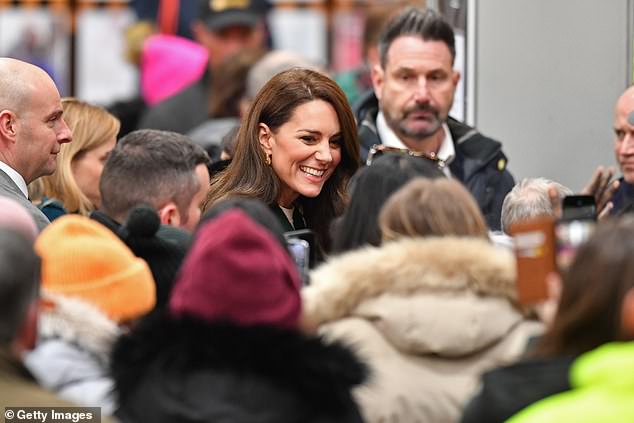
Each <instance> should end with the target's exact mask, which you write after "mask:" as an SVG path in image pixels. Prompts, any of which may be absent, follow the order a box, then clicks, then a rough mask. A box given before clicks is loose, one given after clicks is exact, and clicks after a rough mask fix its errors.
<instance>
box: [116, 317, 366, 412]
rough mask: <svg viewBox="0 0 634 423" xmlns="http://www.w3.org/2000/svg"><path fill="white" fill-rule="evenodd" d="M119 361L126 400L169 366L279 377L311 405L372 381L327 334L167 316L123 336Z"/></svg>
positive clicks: (172, 370)
mask: <svg viewBox="0 0 634 423" xmlns="http://www.w3.org/2000/svg"><path fill="white" fill-rule="evenodd" d="M112 362H113V367H112V375H113V379H114V381H115V386H116V389H117V391H118V394H119V395H120V397H121V398H129V397H130V396H132V393H133V392H135V391H137V390H138V389H139V383H140V381H142V380H143V378H144V376H145V375H146V374H147V372H148V369H150V368H152V369H155V370H156V369H157V368H165V369H169V370H165V372H166V376H167V373H169V375H185V374H187V373H192V372H194V373H198V372H199V371H203V370H205V371H211V372H216V371H217V372H222V373H224V374H226V373H231V374H236V375H241V376H240V377H241V378H245V377H255V378H257V379H259V380H262V379H263V380H271V381H273V383H274V385H276V386H278V387H282V388H284V387H285V388H286V389H288V390H290V392H293V393H295V394H296V395H299V396H301V397H303V398H304V399H305V401H307V402H310V403H315V402H316V401H317V402H322V403H323V404H324V406H326V405H328V403H329V402H330V404H329V405H330V406H331V407H332V406H334V407H336V406H337V405H336V403H337V402H338V401H341V396H340V395H341V393H342V392H348V391H349V390H350V389H351V388H352V387H353V386H356V385H359V384H361V383H362V382H364V381H365V379H366V376H367V369H366V367H365V365H363V364H362V363H361V362H360V361H358V359H357V358H356V357H355V355H354V354H353V353H352V352H351V351H350V350H349V349H348V348H346V347H344V346H343V345H341V344H338V343H332V344H326V343H325V342H324V341H322V339H321V338H319V337H311V336H306V335H303V334H301V333H300V332H298V331H294V330H286V329H278V328H275V327H271V326H253V327H244V326H238V325H236V324H233V323H229V322H217V323H206V322H202V321H199V320H196V319H191V318H180V319H176V318H172V317H170V316H168V315H166V314H164V313H162V314H157V315H154V316H148V317H147V318H145V319H144V320H143V321H141V322H140V323H139V325H138V326H137V327H136V328H135V329H134V330H133V331H132V332H131V333H129V334H127V335H124V336H122V337H121V338H120V339H119V341H118V342H117V344H116V346H115V348H114V355H113V358H112ZM178 377H181V376H178ZM161 380H162V379H161ZM165 383H166V384H168V385H169V381H166V382H165ZM333 402H334V404H333Z"/></svg>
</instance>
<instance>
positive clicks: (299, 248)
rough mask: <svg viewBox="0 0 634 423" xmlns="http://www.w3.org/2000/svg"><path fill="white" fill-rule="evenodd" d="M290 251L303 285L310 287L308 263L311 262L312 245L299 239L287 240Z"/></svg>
mask: <svg viewBox="0 0 634 423" xmlns="http://www.w3.org/2000/svg"><path fill="white" fill-rule="evenodd" d="M286 243H287V245H288V251H289V252H290V253H291V257H293V261H294V262H295V265H296V266H297V270H298V271H299V275H300V276H301V278H302V284H303V285H304V286H305V285H308V272H309V270H308V263H309V260H310V245H308V242H307V241H305V240H303V239H299V238H289V239H287V240H286Z"/></svg>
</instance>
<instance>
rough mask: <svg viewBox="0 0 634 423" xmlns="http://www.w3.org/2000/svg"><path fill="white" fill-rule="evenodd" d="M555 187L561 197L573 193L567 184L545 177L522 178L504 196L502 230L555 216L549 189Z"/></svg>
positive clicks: (505, 230)
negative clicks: (515, 224)
mask: <svg viewBox="0 0 634 423" xmlns="http://www.w3.org/2000/svg"><path fill="white" fill-rule="evenodd" d="M551 187H554V188H555V189H556V190H557V193H558V195H559V197H560V199H563V198H564V197H565V196H567V195H572V191H571V190H570V189H569V188H566V187H565V186H563V185H561V184H559V183H557V182H553V181H550V180H548V179H545V178H525V179H522V180H521V181H520V182H519V183H518V184H517V185H515V186H514V187H513V189H512V190H511V191H510V192H509V193H508V194H507V195H506V197H505V198H504V203H503V204H502V216H501V224H502V231H504V232H507V231H508V228H510V227H511V225H512V224H514V223H519V222H523V221H527V220H530V219H534V218H536V217H541V216H554V210H553V207H552V203H551V201H550V196H549V194H548V190H549V189H550V188H551Z"/></svg>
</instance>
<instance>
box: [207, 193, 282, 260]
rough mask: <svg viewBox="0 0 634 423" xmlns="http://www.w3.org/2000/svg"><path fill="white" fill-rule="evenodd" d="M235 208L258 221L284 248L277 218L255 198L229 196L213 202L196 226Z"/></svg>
mask: <svg viewBox="0 0 634 423" xmlns="http://www.w3.org/2000/svg"><path fill="white" fill-rule="evenodd" d="M236 209H237V210H240V211H242V212H244V213H245V214H246V215H247V216H249V217H250V218H251V219H252V220H253V221H254V222H255V223H258V224H259V225H261V226H262V227H263V228H266V229H267V230H268V231H269V232H270V233H271V235H273V237H275V239H277V240H278V241H279V243H280V245H281V246H282V247H284V248H286V241H285V238H284V228H283V227H282V225H281V223H280V221H279V219H278V218H277V217H276V216H275V215H274V214H273V212H272V211H271V209H270V208H269V207H268V206H267V205H266V204H264V203H263V202H262V201H260V200H258V199H256V198H249V197H231V198H228V199H226V200H223V201H220V202H218V203H216V204H214V206H213V207H212V208H210V209H209V210H207V212H206V213H205V215H204V216H203V217H202V218H201V219H200V223H199V224H198V228H200V227H202V225H203V224H204V223H205V222H207V221H209V220H212V219H216V218H217V217H218V216H220V215H221V214H223V213H225V212H228V211H230V210H236Z"/></svg>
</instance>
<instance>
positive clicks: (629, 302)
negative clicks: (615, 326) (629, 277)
mask: <svg viewBox="0 0 634 423" xmlns="http://www.w3.org/2000/svg"><path fill="white" fill-rule="evenodd" d="M621 325H622V327H623V334H624V335H625V336H626V337H627V339H634V288H632V289H630V290H629V291H628V292H627V294H626V295H625V298H624V299H623V306H622V308H621Z"/></svg>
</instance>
